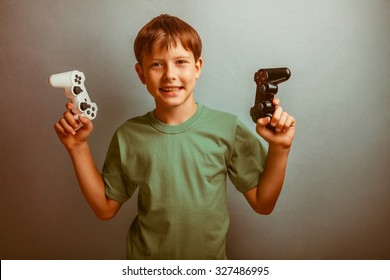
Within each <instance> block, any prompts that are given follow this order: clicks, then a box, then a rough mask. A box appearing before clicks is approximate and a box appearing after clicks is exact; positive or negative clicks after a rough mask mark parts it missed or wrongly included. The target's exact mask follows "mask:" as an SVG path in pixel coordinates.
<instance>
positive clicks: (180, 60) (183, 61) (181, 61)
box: [176, 59, 187, 64]
mask: <svg viewBox="0 0 390 280" xmlns="http://www.w3.org/2000/svg"><path fill="white" fill-rule="evenodd" d="M176 63H177V64H186V63H187V61H186V60H184V59H179V60H178V61H177V62H176Z"/></svg>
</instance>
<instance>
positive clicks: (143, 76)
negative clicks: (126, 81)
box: [135, 63, 146, 84]
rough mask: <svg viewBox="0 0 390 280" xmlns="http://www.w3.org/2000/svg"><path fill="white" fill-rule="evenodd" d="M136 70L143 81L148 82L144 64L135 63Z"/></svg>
mask: <svg viewBox="0 0 390 280" xmlns="http://www.w3.org/2000/svg"><path fill="white" fill-rule="evenodd" d="M135 71H136V72H137V74H138V77H139V79H140V80H141V83H143V84H146V79H145V75H144V70H143V68H142V65H141V64H139V63H137V64H136V65H135Z"/></svg>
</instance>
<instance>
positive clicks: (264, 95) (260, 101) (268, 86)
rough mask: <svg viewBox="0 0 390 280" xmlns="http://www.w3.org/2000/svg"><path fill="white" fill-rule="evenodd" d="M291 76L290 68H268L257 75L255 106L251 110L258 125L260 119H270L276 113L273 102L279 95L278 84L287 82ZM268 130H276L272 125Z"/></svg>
mask: <svg viewBox="0 0 390 280" xmlns="http://www.w3.org/2000/svg"><path fill="white" fill-rule="evenodd" d="M290 76H291V72H290V70H289V69H288V68H286V67H284V68H268V69H260V70H259V71H257V72H256V73H255V82H256V85H257V87H256V99H255V105H254V106H253V107H252V108H251V110H250V115H251V117H252V120H253V121H254V122H255V123H257V120H258V119H260V118H265V117H270V118H272V115H273V113H274V111H275V106H274V104H272V100H273V99H274V96H275V94H276V93H278V84H280V83H283V82H285V81H287V80H288V79H289V78H290ZM267 128H269V129H271V130H275V127H273V126H271V125H270V124H268V125H267Z"/></svg>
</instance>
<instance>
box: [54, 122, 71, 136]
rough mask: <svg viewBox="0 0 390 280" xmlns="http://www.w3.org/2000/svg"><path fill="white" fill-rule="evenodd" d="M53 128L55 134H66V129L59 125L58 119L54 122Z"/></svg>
mask: <svg viewBox="0 0 390 280" xmlns="http://www.w3.org/2000/svg"><path fill="white" fill-rule="evenodd" d="M54 130H55V132H56V133H57V134H62V135H64V136H67V135H68V133H66V131H65V130H64V128H63V127H62V126H61V125H60V122H59V121H58V122H56V123H55V124H54Z"/></svg>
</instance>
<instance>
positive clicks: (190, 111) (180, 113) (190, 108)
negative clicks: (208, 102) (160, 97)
mask: <svg viewBox="0 0 390 280" xmlns="http://www.w3.org/2000/svg"><path fill="white" fill-rule="evenodd" d="M197 108H198V105H196V103H195V101H194V100H192V102H186V103H185V104H182V105H180V106H176V107H164V106H158V104H156V109H155V110H154V115H155V116H156V118H158V119H159V120H160V121H162V122H163V123H165V124H169V125H179V124H182V123H184V122H185V121H187V120H188V119H189V118H191V117H192V116H193V115H194V114H195V112H196V110H197Z"/></svg>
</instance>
